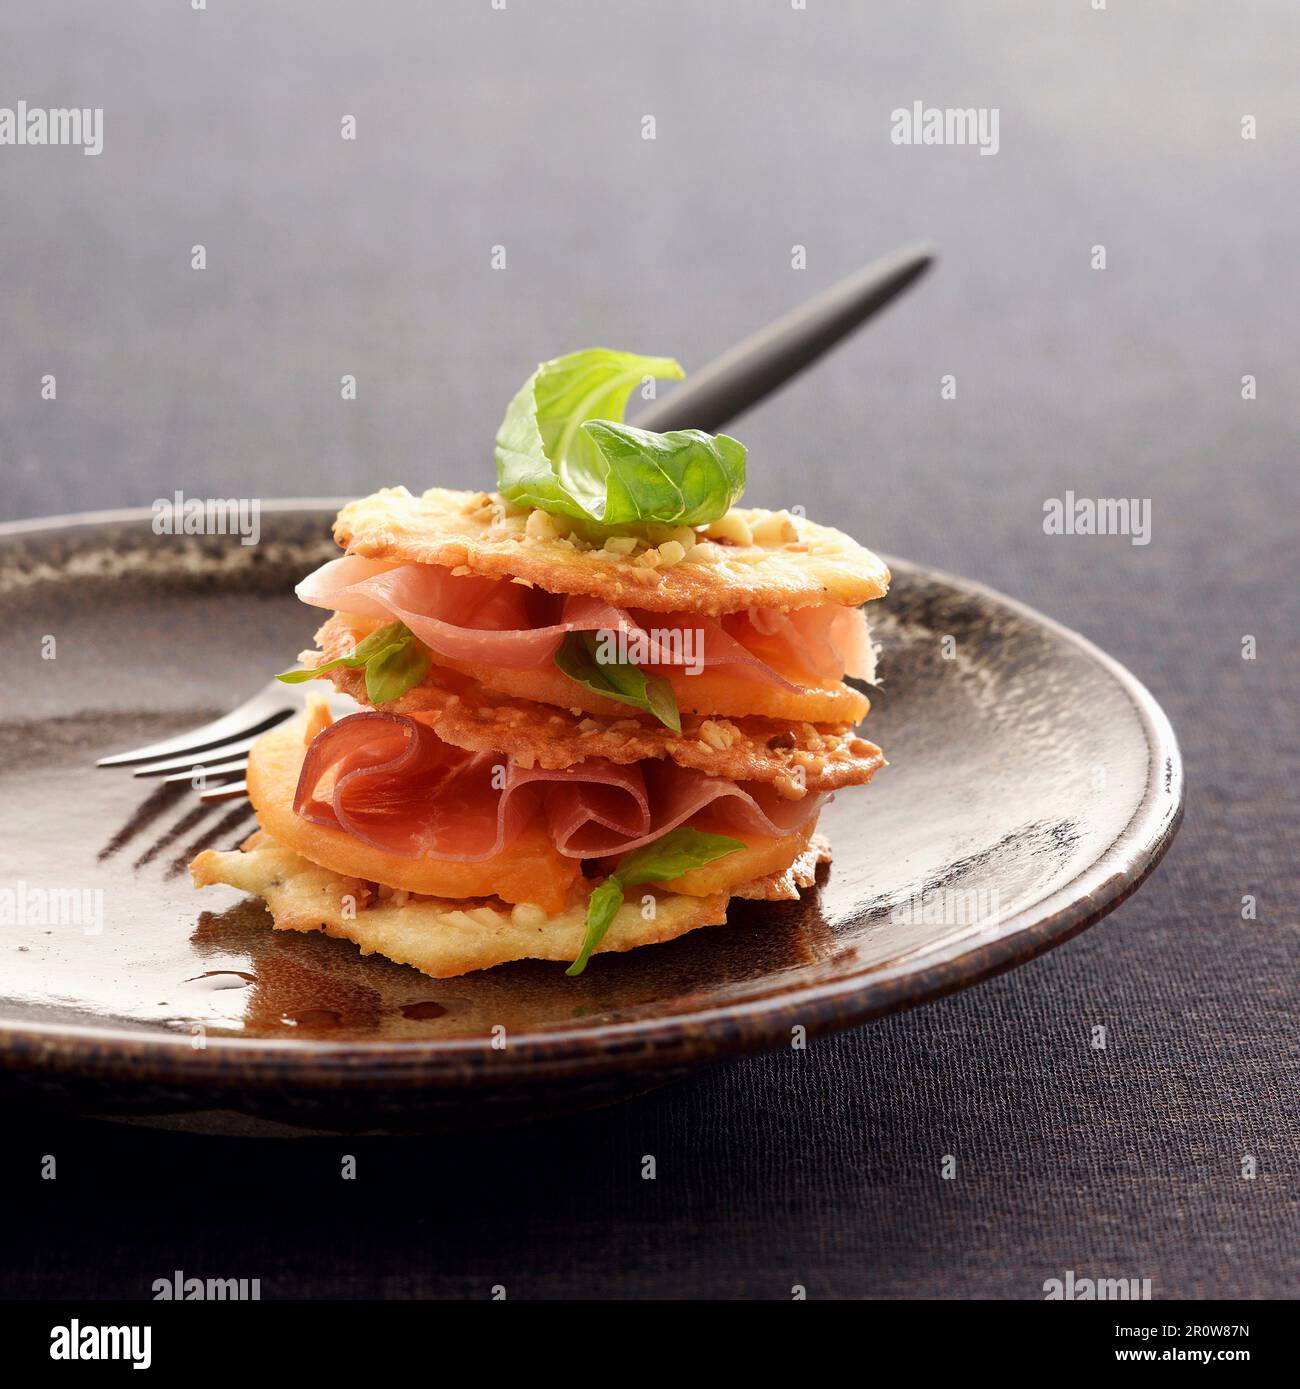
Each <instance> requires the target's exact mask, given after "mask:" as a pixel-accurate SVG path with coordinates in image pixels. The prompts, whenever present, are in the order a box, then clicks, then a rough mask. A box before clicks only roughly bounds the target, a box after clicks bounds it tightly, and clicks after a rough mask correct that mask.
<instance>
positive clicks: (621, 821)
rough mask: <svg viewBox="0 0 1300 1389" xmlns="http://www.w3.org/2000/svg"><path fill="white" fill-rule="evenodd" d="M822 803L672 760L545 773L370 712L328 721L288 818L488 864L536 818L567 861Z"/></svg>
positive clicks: (783, 820) (404, 850)
mask: <svg viewBox="0 0 1300 1389" xmlns="http://www.w3.org/2000/svg"><path fill="white" fill-rule="evenodd" d="M827 799H828V798H827V797H826V796H820V795H807V796H805V797H804V798H803V799H802V800H798V801H790V800H785V799H783V798H782V797H781V796H780V795H779V794H778V793H777V792H776V791H774V790H773V788H772V787H770V786H765V785H760V784H757V783H745V782H736V781H730V780H727V779H725V778H721V777H709V776H705V775H703V774H702V773H700V772H696V771H692V770H690V769H688V768H684V767H679V766H677V765H676V764H674V763H671V762H667V763H665V762H653V763H640V764H632V765H629V766H616V765H614V764H613V763H610V762H606V761H604V760H603V759H600V758H592V759H588V760H587V761H585V762H583V763H580V764H579V765H578V766H575V767H570V768H567V769H564V770H557V771H548V770H545V769H543V768H540V767H538V768H522V767H519V766H516V765H515V764H514V763H513V762H508V761H505V760H504V759H501V758H500V757H498V756H496V755H495V754H491V753H470V752H465V751H463V750H462V749H460V748H455V747H452V746H450V745H449V744H446V743H443V742H442V741H441V740H440V739H439V738H438V736H437V734H436V733H435V732H434V731H433V729H432V728H431V727H430V726H429V725H428V724H426V723H423V722H421V721H420V720H417V719H412V718H408V717H406V716H404V715H398V714H385V713H381V712H379V711H377V710H368V711H366V712H364V713H360V714H352V715H349V716H348V717H347V718H344V719H340V720H339V721H338V722H337V723H334V724H331V725H330V726H329V727H327V728H325V729H324V730H323V731H322V732H321V733H319V734H317V736H316V737H315V738H314V739H313V741H312V743H311V745H310V747H309V748H308V749H307V755H306V757H305V758H304V760H303V764H302V772H301V774H300V776H299V779H298V786H297V790H296V792H295V795H294V801H293V808H294V811H295V812H296V813H297V814H298V815H300V816H302V817H303V818H304V819H306V820H310V821H312V822H313V823H314V824H318V825H327V826H332V827H336V828H338V829H341V830H343V831H345V832H346V833H347V834H348V835H350V836H351V837H353V838H354V839H356V840H358V841H360V842H361V843H363V844H366V845H368V846H370V847H371V848H374V849H378V850H381V851H383V852H385V853H390V854H396V855H400V856H403V857H410V858H417V857H419V858H437V859H449V860H454V861H462V862H474V861H481V860H484V859H488V858H493V857H495V856H496V855H498V854H500V853H501V852H502V851H503V850H504V849H506V848H507V847H508V846H509V845H510V844H511V843H512V842H513V841H514V839H515V838H516V837H517V836H518V835H519V834H520V833H521V832H523V831H524V830H525V829H526V828H527V827H529V826H530V825H532V824H533V823H535V822H536V821H537V820H538V819H539V818H540V819H541V820H542V821H543V822H544V823H545V825H546V827H547V830H548V832H549V834H550V838H551V841H552V843H553V844H554V846H555V849H556V850H557V851H558V852H559V853H560V854H562V855H563V856H564V857H566V858H570V859H583V858H605V857H609V856H613V855H618V854H623V853H627V852H628V851H629V850H631V849H636V848H639V847H640V846H641V845H643V844H648V843H650V842H651V841H652V840H655V839H658V838H659V837H660V836H661V835H664V834H667V833H668V831H669V830H673V829H676V828H677V827H678V826H680V825H684V824H686V823H687V822H688V821H690V820H692V819H694V818H695V817H696V816H698V815H700V814H701V813H702V812H704V811H706V810H707V811H708V812H709V813H710V820H711V823H712V822H716V823H718V824H721V825H725V826H727V827H729V828H731V829H734V830H735V832H736V833H737V835H738V836H740V837H742V838H743V837H744V835H745V834H747V833H748V834H750V835H758V836H764V837H769V838H776V837H780V836H783V835H789V834H791V833H792V832H794V831H796V830H798V829H800V828H802V827H803V826H804V825H806V824H808V823H809V822H810V821H811V820H812V819H813V817H814V816H816V815H817V814H818V812H819V811H820V810H821V808H822V806H823V804H824V803H825V801H826V800H827Z"/></svg>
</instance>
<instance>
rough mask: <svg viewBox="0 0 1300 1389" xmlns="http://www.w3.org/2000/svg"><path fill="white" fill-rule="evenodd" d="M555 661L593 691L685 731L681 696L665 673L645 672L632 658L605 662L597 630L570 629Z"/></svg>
mask: <svg viewBox="0 0 1300 1389" xmlns="http://www.w3.org/2000/svg"><path fill="white" fill-rule="evenodd" d="M555 664H556V665H557V666H558V667H559V668H560V670H562V671H563V672H564V674H565V675H567V676H568V677H569V679H570V680H574V681H576V682H577V683H578V684H579V685H582V686H583V687H584V688H585V689H588V690H591V691H592V693H593V694H598V695H604V696H605V698H606V699H616V700H618V702H619V703H620V704H631V705H634V706H635V707H636V708H637V709H644V710H645V712H646V713H647V714H653V715H654V716H655V718H657V719H658V720H659V722H660V723H661V724H663V725H664V727H665V728H671V729H672V731H673V732H674V733H680V732H681V731H682V716H681V714H680V713H679V712H678V710H677V696H676V695H675V694H673V687H672V686H671V685H670V684H669V683H668V681H667V680H665V679H664V677H663V676H662V675H656V674H655V673H654V672H653V671H645V670H642V669H641V668H640V666H634V665H633V664H632V663H631V662H630V661H601V660H599V659H598V658H597V641H596V634H595V633H594V632H569V633H567V634H566V636H565V638H564V640H563V641H562V642H561V643H560V648H559V650H558V651H556V653H555Z"/></svg>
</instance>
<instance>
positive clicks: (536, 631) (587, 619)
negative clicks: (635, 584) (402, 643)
mask: <svg viewBox="0 0 1300 1389" xmlns="http://www.w3.org/2000/svg"><path fill="white" fill-rule="evenodd" d="M296 592H297V594H298V597H299V598H301V599H302V601H303V602H304V603H309V604H311V605H312V606H313V607H318V608H329V609H333V610H336V611H340V612H348V613H355V614H356V615H357V616H359V617H367V618H372V619H374V620H376V621H381V622H392V621H394V620H396V621H399V622H403V623H405V624H406V626H407V627H409V628H410V629H411V631H412V632H414V633H415V635H416V636H417V637H418V638H419V639H420V640H421V641H422V642H423V643H424V644H425V645H426V646H427V647H428V648H429V649H430V650H431V651H433V652H435V653H436V654H438V655H441V656H443V657H444V658H445V659H447V660H452V661H464V662H466V663H468V664H474V665H485V666H495V667H498V668H501V669H512V670H536V669H538V668H539V667H541V666H544V665H546V664H547V663H548V662H549V661H550V660H551V658H552V657H553V656H554V654H555V652H556V650H557V648H558V647H559V645H560V643H561V642H562V641H563V640H564V637H565V634H566V633H568V632H595V631H617V632H622V633H623V634H624V635H625V636H626V637H627V638H628V639H629V641H632V640H635V641H637V642H638V643H639V644H640V645H641V646H643V647H644V650H645V652H646V655H647V657H648V659H647V660H644V661H638V662H637V664H640V665H646V666H649V667H651V668H655V667H672V666H683V665H685V666H691V665H692V664H693V662H694V660H695V659H700V660H702V662H703V664H704V665H705V666H730V667H732V668H733V669H734V670H735V672H736V673H737V674H740V675H744V676H746V677H748V678H751V679H756V680H761V681H765V682H766V683H768V684H772V685H776V686H779V687H780V688H782V689H786V690H792V691H798V690H802V689H803V688H804V687H803V686H801V685H799V684H796V683H794V682H793V681H791V680H789V679H787V678H786V676H784V675H782V674H781V673H780V671H778V670H777V669H775V668H774V666H773V664H772V662H773V661H776V662H777V663H778V664H779V665H782V666H784V667H785V668H787V669H789V668H793V669H795V670H802V671H805V672H806V673H807V676H808V678H809V679H810V680H813V681H816V682H820V683H822V684H828V683H833V682H835V681H837V680H839V679H841V678H842V676H843V674H844V671H845V667H846V663H850V662H853V661H855V660H857V661H858V663H859V664H860V663H861V662H860V652H861V651H862V650H863V649H864V647H865V650H866V651H867V652H868V653H869V652H870V650H871V643H870V640H869V638H867V636H866V622H865V619H864V618H863V616H862V614H861V612H859V611H857V610H855V609H849V608H841V607H838V606H837V605H835V604H823V605H818V606H816V607H813V608H809V609H804V610H802V611H799V612H795V613H791V614H788V615H787V614H783V613H779V612H770V611H768V610H751V612H750V613H748V614H744V613H741V614H734V615H732V616H730V617H726V618H722V619H716V618H708V617H702V616H700V615H699V614H696V613H649V612H643V611H641V610H639V609H629V608H620V607H616V606H614V605H613V604H611V603H606V602H605V601H603V600H602V599H599V598H589V597H584V596H581V595H574V594H570V595H567V596H562V595H559V594H551V593H545V592H543V591H542V590H541V589H537V588H529V587H526V586H524V585H521V584H516V583H511V582H510V580H509V579H493V578H484V577H482V576H480V575H472V574H471V575H460V574H453V573H452V572H451V570H449V569H447V568H444V567H443V566H440V565H432V564H392V563H390V562H388V561H386V560H373V559H365V558H363V557H361V556H359V555H347V556H344V557H343V558H341V559H335V560H330V561H329V562H328V563H326V564H324V565H322V566H321V568H319V569H317V570H316V571H315V572H314V573H312V574H309V575H308V576H307V578H305V579H304V580H303V581H302V583H300V584H299V585H298V587H297V590H296ZM694 631H698V632H699V633H700V634H701V635H702V638H703V640H702V643H701V644H702V648H703V649H702V651H701V650H699V649H698V648H695V649H693V647H692V643H691V642H690V641H688V640H686V639H684V638H685V636H686V634H687V633H689V632H694ZM850 673H856V671H851V672H850Z"/></svg>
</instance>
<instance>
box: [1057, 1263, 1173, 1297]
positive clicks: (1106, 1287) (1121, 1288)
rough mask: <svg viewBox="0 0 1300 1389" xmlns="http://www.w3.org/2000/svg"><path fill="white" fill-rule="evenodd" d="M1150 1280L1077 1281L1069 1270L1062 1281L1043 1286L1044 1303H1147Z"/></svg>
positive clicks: (1058, 1279) (1087, 1279)
mask: <svg viewBox="0 0 1300 1389" xmlns="http://www.w3.org/2000/svg"><path fill="white" fill-rule="evenodd" d="M1150 1300H1151V1280H1150V1279H1149V1278H1079V1277H1076V1276H1075V1272H1074V1270H1073V1269H1072V1268H1067V1269H1066V1270H1065V1277H1064V1278H1048V1279H1046V1280H1045V1281H1044V1283H1043V1301H1044V1302H1150Z"/></svg>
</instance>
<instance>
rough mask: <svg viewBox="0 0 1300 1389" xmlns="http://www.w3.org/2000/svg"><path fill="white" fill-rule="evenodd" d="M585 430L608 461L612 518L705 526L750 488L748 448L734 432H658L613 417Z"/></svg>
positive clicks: (607, 491) (607, 506)
mask: <svg viewBox="0 0 1300 1389" xmlns="http://www.w3.org/2000/svg"><path fill="white" fill-rule="evenodd" d="M582 432H583V433H584V434H585V435H586V436H587V438H589V439H590V440H591V441H592V442H593V443H594V444H595V445H596V447H597V449H599V450H600V453H601V456H602V458H603V459H604V461H605V463H606V464H607V465H608V467H607V471H606V473H605V497H606V501H605V508H604V511H605V518H606V519H607V520H608V519H609V516H608V513H610V512H613V513H615V514H616V516H617V517H618V518H619V519H620V520H621V521H623V522H636V523H641V524H644V523H645V522H649V521H654V522H656V523H661V524H668V525H675V526H701V525H703V524H704V523H705V522H706V521H716V520H717V519H718V517H719V516H721V515H722V514H723V513H724V512H725V511H727V510H728V509H729V508H730V507H731V506H732V504H733V503H734V502H735V501H737V499H738V498H739V497H740V494H741V493H742V492H743V491H744V490H745V455H746V452H747V450H746V448H745V446H744V444H742V443H738V442H737V441H736V440H735V439H733V438H731V436H730V435H728V434H718V435H713V434H705V433H704V432H703V430H699V429H674V430H671V431H670V432H669V433H667V434H653V433H651V432H650V431H649V430H648V429H637V428H636V427H635V426H634V425H630V424H614V423H612V422H611V421H609V420H588V421H587V422H586V423H585V424H584V425H583V426H582Z"/></svg>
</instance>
